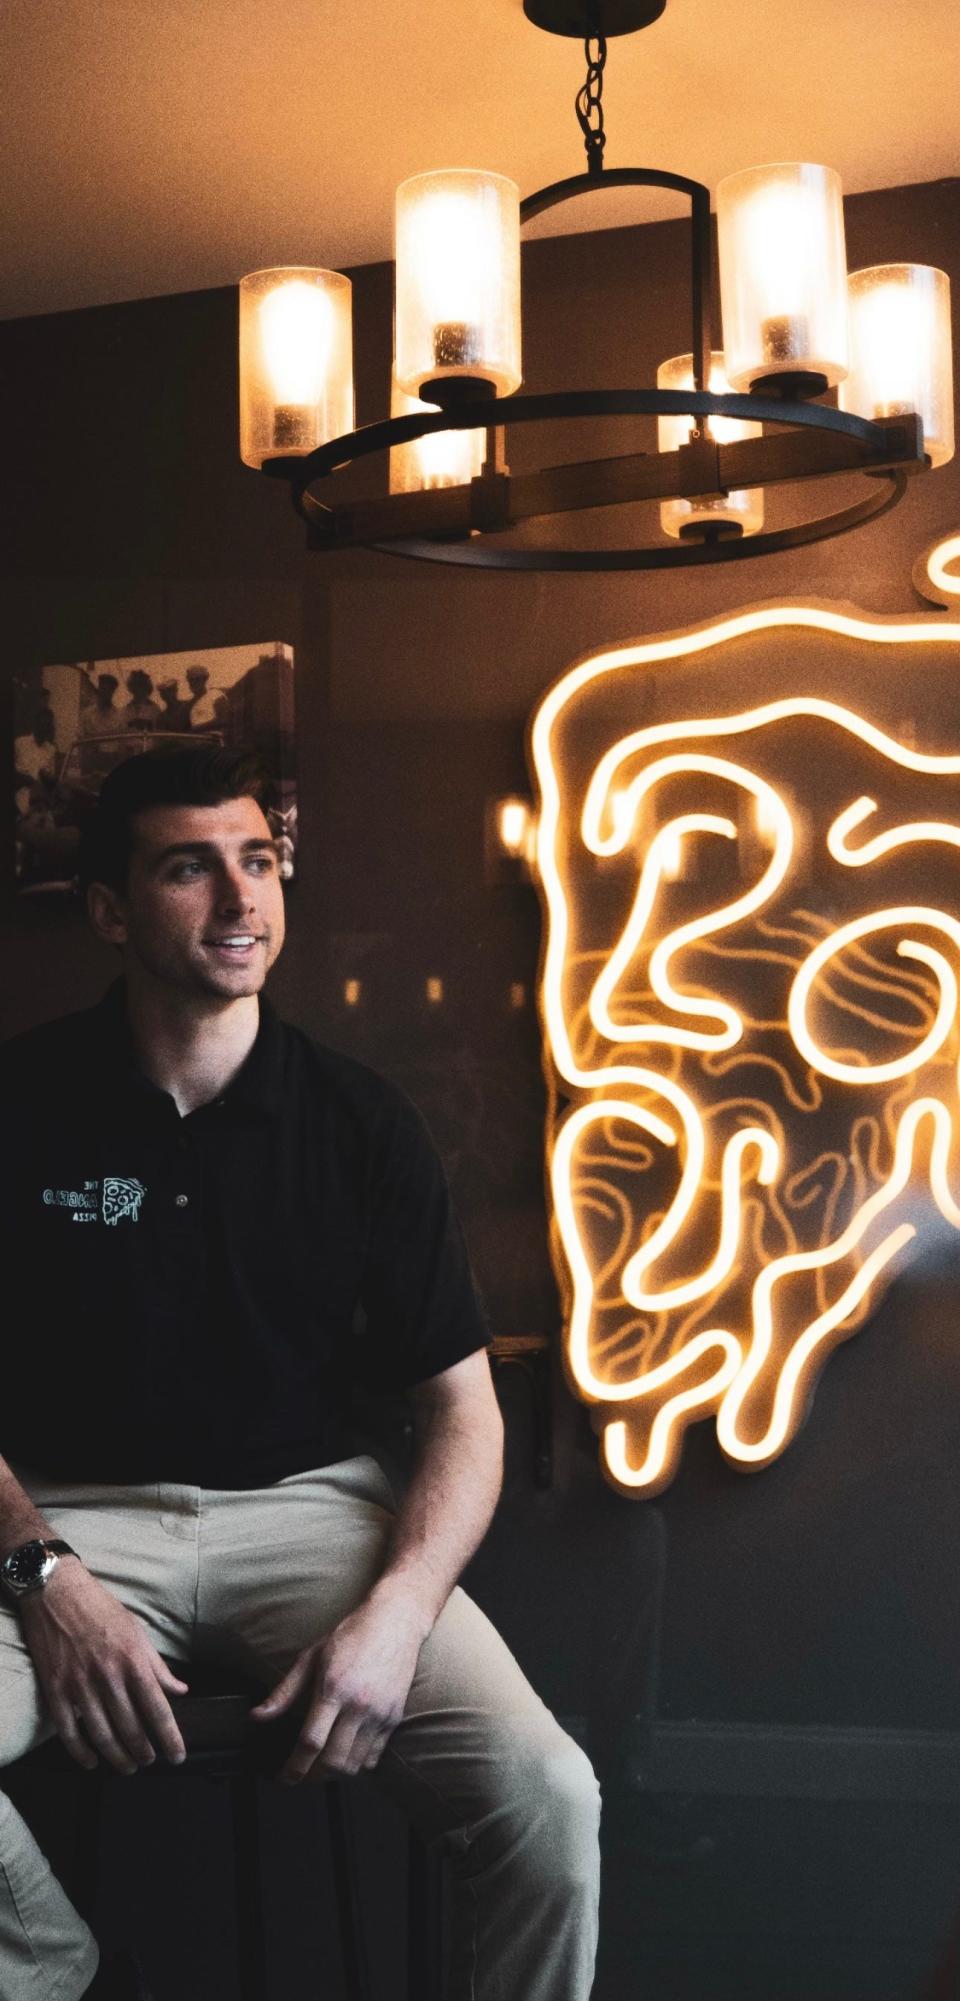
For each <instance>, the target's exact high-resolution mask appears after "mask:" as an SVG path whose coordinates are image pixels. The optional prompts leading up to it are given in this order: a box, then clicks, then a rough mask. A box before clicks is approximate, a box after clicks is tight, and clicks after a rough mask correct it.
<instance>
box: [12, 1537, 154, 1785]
mask: <svg viewBox="0 0 960 2001" xmlns="http://www.w3.org/2000/svg"><path fill="white" fill-rule="evenodd" d="M19 1609H20V1621H21V1626H22V1629H23V1637H24V1639H25V1640H26V1643H27V1646H28V1648H29V1651H30V1656H31V1659H32V1661H33V1665H34V1667H35V1668H36V1671H37V1678H38V1680H39V1682H40V1687H41V1689H42V1692H43V1695H44V1697H45V1699H46V1703H47V1707H48V1709H49V1711H50V1715H51V1717H52V1720H53V1724H54V1728H55V1730H56V1732H57V1735H58V1736H59V1737H60V1738H61V1739H62V1741H63V1743H64V1744H65V1745H66V1747H67V1750H68V1751H69V1753H70V1756H71V1758H75V1759H76V1761H77V1764H78V1765H85V1766H86V1767H87V1769H88V1770H92V1769H93V1767H94V1766H95V1765H96V1764H97V1763H98V1759H97V1757H96V1752H97V1751H99V1752H101V1754H102V1755H103V1757H104V1758H106V1760H107V1763H108V1764H110V1765H114V1766H115V1767H116V1769H117V1771H118V1772H125V1773H127V1774H129V1773H131V1772H135V1771H136V1770H137V1768H138V1767H139V1766H140V1765H152V1764H153V1763H154V1762H155V1759H156V1751H155V1750H154V1743H155V1744H156V1745H157V1747H158V1748H159V1749H160V1750H161V1751H162V1752H163V1754H164V1756H165V1757H167V1758H169V1759H170V1760H171V1761H172V1763H174V1764H179V1763H180V1762H181V1761H182V1759H183V1757H184V1756H185V1752H184V1744H183V1738H182V1737H181V1735H180V1732H179V1730H178V1728H177V1725H176V1722H175V1721H174V1716H173V1711H172V1710H171V1708H170V1704H169V1702H168V1701H167V1692H172V1693H174V1694H178V1695H185V1694H186V1693H187V1683H186V1682H185V1681H178V1679H177V1677H176V1675H175V1674H174V1673H173V1671H172V1669H171V1668H168V1666H167V1663H166V1661H165V1660H164V1659H163V1656H162V1654H158V1652H157V1650H156V1648H155V1647H154V1646H153V1645H152V1644H151V1642H150V1640H149V1639H148V1637H147V1634H146V1631H145V1629H144V1627H143V1626H142V1625H141V1623H140V1620H139V1619H137V1618H136V1617H135V1616H134V1614H133V1613H132V1612H128V1611H127V1608H126V1606H125V1605H121V1603H120V1600H119V1598H115V1597H114V1595H113V1593H112V1591H108V1590H107V1589H106V1586H105V1585H103V1584H101V1583H100V1582H99V1580H98V1579H97V1578H96V1577H94V1576H93V1574H92V1572H91V1571H89V1570H87V1569H85V1568H84V1566H83V1564H82V1563H79V1562H78V1561H77V1559H76V1558H75V1557H67V1556H64V1557H61V1558H60V1561H59V1563H58V1564H57V1567H56V1569H55V1570H54V1572H53V1574H52V1576H51V1578H50V1581H49V1583H48V1584H45V1585H44V1587H43V1589H42V1591H35V1592H31V1593H30V1594H29V1595H28V1596H27V1597H26V1598H24V1599H23V1600H22V1602H21V1605H20V1608H19ZM81 1732H82V1733H83V1734H81ZM148 1732H149V1735H148ZM151 1737H152V1738H153V1740H154V1741H153V1743H152V1742H151ZM91 1747H93V1748H91Z"/></svg>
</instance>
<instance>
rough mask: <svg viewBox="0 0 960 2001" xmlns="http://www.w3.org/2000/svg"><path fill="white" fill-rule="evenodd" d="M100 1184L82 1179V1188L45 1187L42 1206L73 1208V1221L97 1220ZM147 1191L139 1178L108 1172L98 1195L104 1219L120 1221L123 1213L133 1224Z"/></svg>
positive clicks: (107, 1221)
mask: <svg viewBox="0 0 960 2001" xmlns="http://www.w3.org/2000/svg"><path fill="white" fill-rule="evenodd" d="M99 1187H100V1183H99V1181H85V1182H84V1183H83V1186H82V1188H45V1189H44V1191H43V1201H44V1207H45V1208H47V1209H72V1211H73V1216H72V1218H71V1220H72V1221H73V1222H74V1223H97V1222H99V1220H100V1208H99V1205H98V1198H97V1191H98V1189H99ZM146 1192H147V1191H146V1189H145V1187H144V1185H143V1182H142V1181H136V1180H134V1179H132V1178H131V1177H130V1176H129V1175H119V1174H108V1175H107V1176H106V1177H105V1179H104V1183H103V1193H102V1198H101V1200H102V1208H103V1220H104V1222H105V1223H119V1222H120V1220H121V1218H122V1217H124V1216H126V1217H128V1218H129V1220H130V1222H131V1223H135V1222H136V1221H137V1220H138V1218H139V1215H140V1204H141V1202H142V1201H143V1198H144V1196H145V1194H146Z"/></svg>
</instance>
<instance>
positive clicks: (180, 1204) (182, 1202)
mask: <svg viewBox="0 0 960 2001" xmlns="http://www.w3.org/2000/svg"><path fill="white" fill-rule="evenodd" d="M189 1200H190V1197H189V1195H178V1196H177V1208H178V1209H185V1208H186V1206H187V1203H188V1202H189Z"/></svg>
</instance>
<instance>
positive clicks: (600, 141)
mask: <svg viewBox="0 0 960 2001" xmlns="http://www.w3.org/2000/svg"><path fill="white" fill-rule="evenodd" d="M583 49H584V54H585V56H586V59H587V75H586V80H585V82H584V83H583V84H582V85H581V87H580V89H579V90H578V92H577V95H576V100H575V103H576V113H577V119H578V121H579V125H580V130H581V132H582V133H583V143H584V145H585V147H586V149H587V172H588V174H602V172H603V149H604V146H605V145H606V143H607V141H606V134H605V132H604V129H603V70H604V64H605V63H606V60H607V44H606V40H605V37H604V36H603V35H588V36H587V37H586V40H585V42H584V44H583Z"/></svg>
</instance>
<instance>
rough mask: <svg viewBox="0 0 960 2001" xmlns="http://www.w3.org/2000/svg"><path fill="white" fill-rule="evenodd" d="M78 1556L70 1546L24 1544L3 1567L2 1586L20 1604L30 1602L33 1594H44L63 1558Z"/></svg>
mask: <svg viewBox="0 0 960 2001" xmlns="http://www.w3.org/2000/svg"><path fill="white" fill-rule="evenodd" d="M76 1555H77V1552H76V1550H75V1549H71V1547H70V1544H69V1543H68V1542H60V1541H59V1540H52V1541H49V1542H45V1541H43V1540H42V1539H41V1538H36V1539H35V1540H34V1541H32V1542H22V1543H21V1544H20V1547H19V1549H12V1550H11V1551H10V1554H9V1556H7V1557H5V1558H4V1560H3V1562H2V1563H0V1583H2V1585H3V1587H4V1590H5V1591H6V1593H7V1595H8V1597H10V1598H12V1599H13V1601H14V1603H15V1604H16V1603H17V1601H18V1600H19V1599H21V1598H29V1597H30V1595H31V1593H32V1592H34V1591H42V1590H43V1587H44V1585H45V1584H46V1583H48V1582H49V1579H50V1578H51V1577H52V1576H53V1573H54V1571H55V1570H56V1567H57V1564H58V1563H59V1561H60V1558H61V1557H62V1556H76ZM77 1560H78V1562H79V1561H80V1559H79V1558H78V1559H77Z"/></svg>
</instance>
